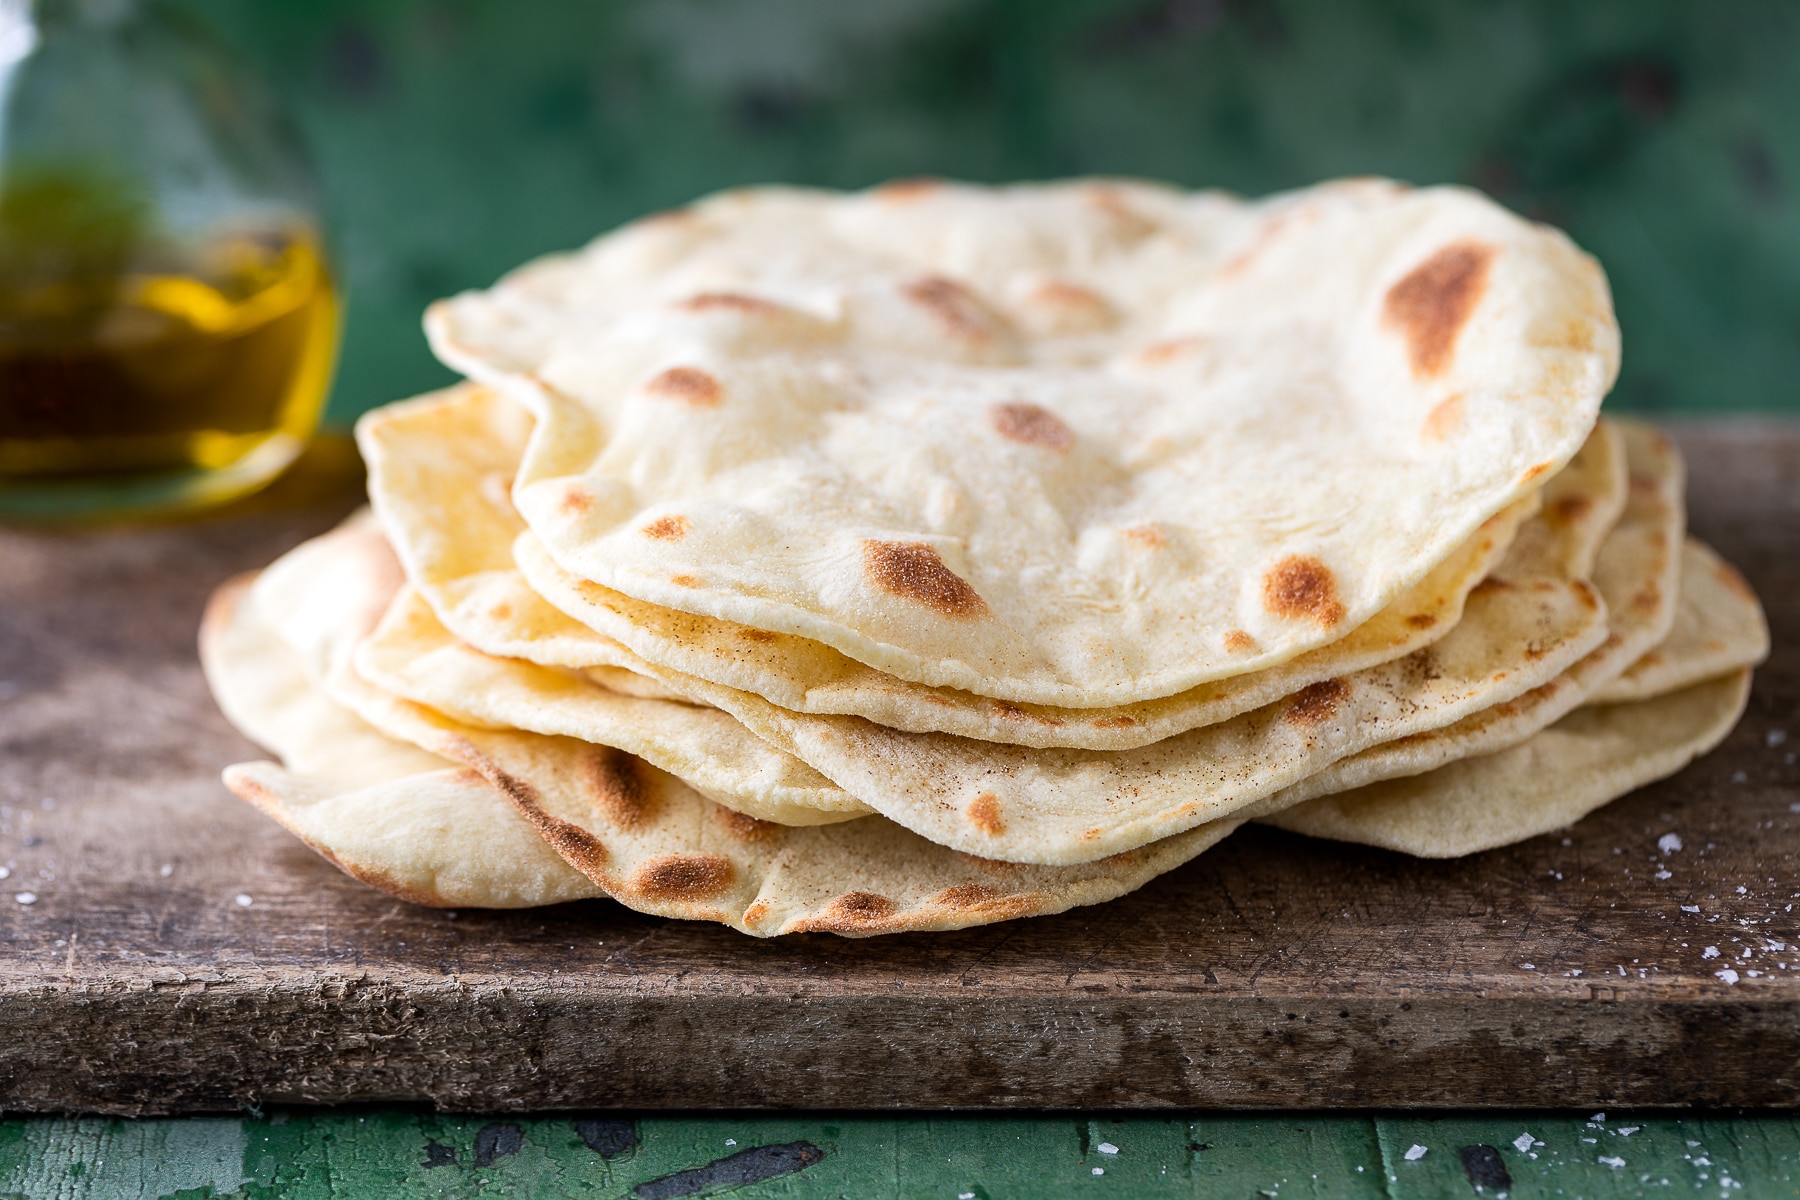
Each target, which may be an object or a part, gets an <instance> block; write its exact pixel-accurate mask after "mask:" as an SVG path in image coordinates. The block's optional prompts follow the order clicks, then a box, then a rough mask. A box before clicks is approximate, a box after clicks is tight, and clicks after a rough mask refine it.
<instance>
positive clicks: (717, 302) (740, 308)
mask: <svg viewBox="0 0 1800 1200" xmlns="http://www.w3.org/2000/svg"><path fill="white" fill-rule="evenodd" d="M675 307H676V308H679V309H681V310H682V311H683V312H696V313H704V312H736V313H744V314H746V315H749V316H766V315H768V314H769V313H778V312H780V311H782V309H783V308H784V307H785V306H784V305H780V304H777V303H775V302H774V301H773V300H764V299H763V298H762V297H761V296H746V295H744V294H743V293H742V292H701V293H700V294H698V295H695V296H689V297H688V298H687V299H686V300H683V301H681V302H680V303H679V304H677V305H676V306H675Z"/></svg>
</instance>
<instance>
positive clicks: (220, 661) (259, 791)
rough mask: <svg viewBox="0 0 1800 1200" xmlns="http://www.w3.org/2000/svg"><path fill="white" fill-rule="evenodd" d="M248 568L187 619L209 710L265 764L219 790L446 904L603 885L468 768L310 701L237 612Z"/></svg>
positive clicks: (565, 893)
mask: <svg viewBox="0 0 1800 1200" xmlns="http://www.w3.org/2000/svg"><path fill="white" fill-rule="evenodd" d="M250 581H251V576H239V577H238V578H237V579H234V580H232V581H230V582H229V583H227V584H225V585H224V586H223V587H221V588H220V589H219V590H218V591H217V592H216V593H215V594H214V596H213V599H212V601H211V603H210V604H209V605H208V606H207V611H206V618H205V620H204V621H203V622H202V624H201V627H200V662H201V665H202V667H203V668H204V670H205V672H206V680H207V683H208V684H209V685H211V687H212V691H213V695H214V697H216V698H217V699H218V701H219V707H220V708H221V709H222V710H223V711H224V713H225V716H226V718H227V719H228V720H230V721H231V723H232V724H233V725H235V726H237V728H238V729H240V730H242V731H243V732H244V734H245V735H246V736H248V737H249V738H251V739H252V740H253V741H255V742H258V743H259V744H261V745H262V746H264V747H266V748H267V749H269V750H272V751H274V752H275V753H276V754H277V755H279V756H280V758H281V759H282V761H283V762H284V763H285V764H286V768H285V769H284V768H283V767H280V766H277V765H276V764H274V763H269V762H252V763H239V764H237V765H235V766H232V767H228V768H226V770H225V785H226V786H227V787H229V788H230V789H231V790H232V792H234V793H235V794H236V795H238V796H239V797H241V798H242V799H244V800H247V801H249V802H250V803H251V804H253V805H255V806H256V807H257V808H259V809H261V810H262V811H263V812H264V813H266V814H267V815H269V816H270V817H273V818H274V819H275V820H276V821H277V822H279V823H280V824H281V825H282V826H283V827H285V828H286V829H287V830H289V831H290V832H291V833H293V834H295V835H296V836H298V837H299V838H300V840H301V841H303V842H305V843H306V844H307V845H308V846H310V847H311V848H312V849H313V850H315V851H317V852H318V853H319V854H320V855H322V856H324V857H325V858H326V859H327V860H328V861H330V862H332V863H333V864H335V865H336V866H337V867H338V868H339V869H341V870H342V871H343V872H344V873H345V874H347V875H350V876H351V877H352V878H355V879H360V880H362V881H363V882H364V883H367V884H369V885H370V886H372V887H376V888H379V889H380V890H382V891H384V892H387V893H389V894H390V895H394V896H399V897H400V898H401V899H404V900H409V901H411V902H413V903H414V904H427V905H433V906H437V907H447V908H524V907H531V906H534V905H540V904H558V903H561V902H562V901H565V900H579V899H583V898H585V897H590V896H599V895H603V894H604V893H603V892H602V891H601V890H600V888H598V887H597V886H595V884H594V883H593V882H592V881H590V880H589V879H587V878H586V877H585V876H583V875H582V874H581V873H580V872H579V871H576V870H575V869H574V868H572V867H570V866H569V865H568V864H567V863H565V862H564V861H563V860H562V859H561V857H559V856H558V855H557V854H556V852H555V851H553V850H551V849H550V847H549V846H548V845H547V844H545V842H544V839H543V838H541V837H539V836H538V834H537V830H535V829H533V828H532V827H531V825H530V823H529V822H527V821H525V820H524V819H523V818H521V817H520V816H519V814H518V812H517V811H516V810H515V809H514V808H513V806H512V804H511V803H510V802H509V801H508V800H507V799H506V797H505V796H504V795H503V794H501V793H500V792H498V791H496V790H495V789H494V788H493V787H492V786H491V785H490V784H488V783H487V782H486V781H484V780H483V779H482V778H481V777H480V776H479V775H476V774H475V773H474V772H472V771H470V770H469V769H468V768H466V767H461V766H458V765H456V764H455V763H452V762H449V761H448V760H446V759H443V758H439V757H438V756H437V755H435V754H428V753H426V752H425V751H424V750H421V749H419V748H418V747H416V746H413V745H411V744H409V743H406V742H397V741H394V740H393V739H392V738H387V737H383V736H382V735H381V734H379V733H377V732H375V730H374V729H373V728H371V727H370V726H369V725H368V724H367V723H366V722H364V721H361V720H359V719H358V718H356V717H355V716H353V715H351V714H350V713H349V712H347V711H345V710H344V709H343V708H341V707H339V706H338V705H336V704H333V703H331V702H330V701H329V700H327V699H325V697H324V696H322V695H321V694H320V693H319V691H318V689H317V688H316V687H314V686H313V684H312V683H311V682H310V681H309V680H308V678H307V675H306V670H305V666H304V664H303V663H302V661H301V659H300V657H299V656H298V655H296V654H295V653H294V652H293V651H291V650H290V649H288V647H287V646H286V645H284V644H283V643H282V642H281V641H280V640H279V639H278V638H275V637H273V636H270V633H269V630H268V629H267V627H266V625H259V624H257V623H255V622H253V621H252V620H250V619H248V617H249V614H248V612H247V611H246V609H245V607H244V606H245V603H246V599H247V596H248V591H249V586H250Z"/></svg>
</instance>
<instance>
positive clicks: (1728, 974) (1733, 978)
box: [1713, 967, 1738, 983]
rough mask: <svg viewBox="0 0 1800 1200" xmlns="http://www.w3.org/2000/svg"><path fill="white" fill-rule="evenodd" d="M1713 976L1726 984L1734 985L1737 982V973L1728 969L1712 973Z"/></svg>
mask: <svg viewBox="0 0 1800 1200" xmlns="http://www.w3.org/2000/svg"><path fill="white" fill-rule="evenodd" d="M1713 974H1714V975H1716V976H1718V977H1719V978H1720V979H1723V980H1724V981H1725V982H1726V983H1736V982H1737V981H1738V973H1737V972H1736V971H1734V970H1732V969H1731V968H1730V967H1726V968H1725V969H1724V970H1723V971H1714V972H1713Z"/></svg>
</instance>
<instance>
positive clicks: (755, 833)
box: [712, 804, 781, 842]
mask: <svg viewBox="0 0 1800 1200" xmlns="http://www.w3.org/2000/svg"><path fill="white" fill-rule="evenodd" d="M712 815H713V820H715V821H717V822H718V823H719V825H720V826H721V827H722V828H723V829H724V830H725V832H726V833H729V834H730V835H731V836H732V837H734V838H736V839H737V840H738V841H740V842H762V841H767V840H768V839H769V838H770V837H773V836H774V835H775V833H776V832H777V831H779V830H780V829H781V826H779V825H777V824H775V823H774V822H772V821H759V820H757V819H756V818H755V817H753V816H751V815H750V814H749V813H741V812H738V811H737V810H736V809H735V808H726V807H725V806H724V805H723V804H715V805H713V813H712Z"/></svg>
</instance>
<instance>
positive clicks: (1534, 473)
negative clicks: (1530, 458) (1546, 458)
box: [1519, 462, 1554, 483]
mask: <svg viewBox="0 0 1800 1200" xmlns="http://www.w3.org/2000/svg"><path fill="white" fill-rule="evenodd" d="M1553 465H1554V464H1552V463H1547V462H1543V463H1538V464H1537V465H1536V466H1534V467H1527V468H1526V470H1525V473H1524V474H1523V475H1521V476H1519V482H1520V483H1530V482H1531V481H1532V480H1534V479H1541V478H1543V477H1544V475H1545V474H1547V473H1548V472H1549V470H1550V468H1551V467H1552V466H1553Z"/></svg>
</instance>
